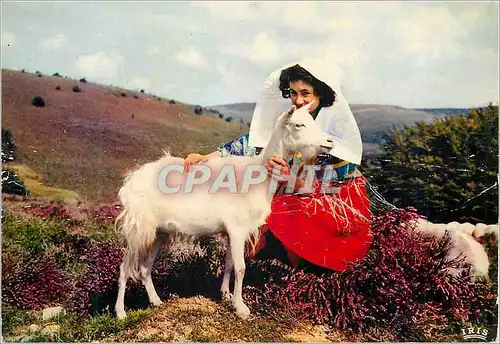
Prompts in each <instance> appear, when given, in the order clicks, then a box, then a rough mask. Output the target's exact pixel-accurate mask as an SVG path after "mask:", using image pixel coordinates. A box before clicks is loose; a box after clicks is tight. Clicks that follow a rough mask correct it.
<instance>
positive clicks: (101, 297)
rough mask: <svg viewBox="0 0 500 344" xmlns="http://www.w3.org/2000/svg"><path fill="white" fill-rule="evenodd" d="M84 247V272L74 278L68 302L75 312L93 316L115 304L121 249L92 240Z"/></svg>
mask: <svg viewBox="0 0 500 344" xmlns="http://www.w3.org/2000/svg"><path fill="white" fill-rule="evenodd" d="M84 250H85V251H84V252H85V253H84V254H83V256H81V260H82V262H83V263H84V264H85V271H84V272H83V273H82V274H81V275H80V276H79V277H78V279H77V280H76V283H75V289H74V292H73V293H72V295H71V296H70V297H69V298H68V300H67V304H68V307H69V309H71V310H72V311H74V312H75V313H77V314H81V315H85V314H91V315H95V314H98V313H99V312H101V311H102V310H103V309H106V307H110V306H111V305H112V304H113V303H114V299H115V298H116V295H115V294H116V292H117V283H118V277H119V274H120V264H121V262H122V259H123V250H122V249H121V248H120V247H118V246H116V245H113V244H108V243H98V242H95V241H92V242H88V243H87V245H86V246H85V247H84Z"/></svg>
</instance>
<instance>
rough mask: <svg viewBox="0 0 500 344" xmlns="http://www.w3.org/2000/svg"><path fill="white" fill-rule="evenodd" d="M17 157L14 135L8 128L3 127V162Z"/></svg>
mask: <svg viewBox="0 0 500 344" xmlns="http://www.w3.org/2000/svg"><path fill="white" fill-rule="evenodd" d="M15 157H16V146H15V145H14V136H13V135H12V132H11V131H10V130H9V129H7V128H2V162H8V161H12V160H14V159H15Z"/></svg>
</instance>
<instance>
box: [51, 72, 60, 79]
mask: <svg viewBox="0 0 500 344" xmlns="http://www.w3.org/2000/svg"><path fill="white" fill-rule="evenodd" d="M52 76H55V77H58V78H62V76H61V74H59V72H55V73H54V74H52Z"/></svg>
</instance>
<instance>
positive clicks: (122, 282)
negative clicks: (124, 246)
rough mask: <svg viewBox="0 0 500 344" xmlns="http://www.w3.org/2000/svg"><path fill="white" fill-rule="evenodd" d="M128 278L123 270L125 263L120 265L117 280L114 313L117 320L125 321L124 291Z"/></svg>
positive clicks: (124, 269)
mask: <svg viewBox="0 0 500 344" xmlns="http://www.w3.org/2000/svg"><path fill="white" fill-rule="evenodd" d="M125 254H126V253H125ZM128 278H129V274H128V271H126V268H125V262H123V263H122V264H121V265H120V278H119V279H118V298H117V299H116V304H115V312H116V316H117V317H118V319H125V318H126V317H127V313H126V312H125V289H126V288H127V281H128Z"/></svg>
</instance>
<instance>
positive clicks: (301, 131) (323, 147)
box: [277, 104, 333, 160]
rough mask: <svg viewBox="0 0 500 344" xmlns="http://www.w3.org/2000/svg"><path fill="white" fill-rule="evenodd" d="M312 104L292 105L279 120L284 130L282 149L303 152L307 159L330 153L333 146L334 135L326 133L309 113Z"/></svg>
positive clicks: (278, 122) (279, 124)
mask: <svg viewBox="0 0 500 344" xmlns="http://www.w3.org/2000/svg"><path fill="white" fill-rule="evenodd" d="M310 106H311V104H308V105H305V106H303V107H301V108H299V109H296V108H295V107H292V108H291V109H290V111H288V112H285V113H283V114H282V115H281V116H280V117H279V118H278V121H277V125H278V126H280V129H281V132H282V135H281V144H282V149H283V150H284V151H285V152H301V153H302V155H303V157H304V159H306V160H308V159H314V158H315V157H316V156H317V155H318V154H320V153H328V152H329V151H330V150H331V149H332V148H333V140H332V137H331V136H329V135H327V134H325V133H324V132H323V131H322V130H321V128H320V127H319V126H318V125H317V124H316V123H315V122H314V119H313V118H312V116H311V115H310V114H309V108H310Z"/></svg>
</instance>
